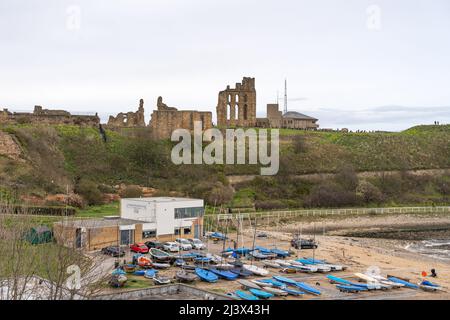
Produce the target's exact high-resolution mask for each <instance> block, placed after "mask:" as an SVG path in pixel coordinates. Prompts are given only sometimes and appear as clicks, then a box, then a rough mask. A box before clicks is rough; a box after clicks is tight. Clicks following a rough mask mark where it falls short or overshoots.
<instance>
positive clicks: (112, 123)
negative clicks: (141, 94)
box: [107, 99, 145, 128]
mask: <svg viewBox="0 0 450 320" xmlns="http://www.w3.org/2000/svg"><path fill="white" fill-rule="evenodd" d="M144 112H145V111H144V100H143V99H141V100H140V101H139V108H138V110H137V111H136V112H127V113H123V112H120V113H119V114H117V116H115V117H113V116H109V119H108V124H107V126H108V127H115V128H117V127H145V116H144Z"/></svg>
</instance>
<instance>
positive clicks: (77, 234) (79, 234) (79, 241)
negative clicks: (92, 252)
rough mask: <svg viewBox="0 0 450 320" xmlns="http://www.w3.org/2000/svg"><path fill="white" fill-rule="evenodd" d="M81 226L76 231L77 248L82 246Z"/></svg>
mask: <svg viewBox="0 0 450 320" xmlns="http://www.w3.org/2000/svg"><path fill="white" fill-rule="evenodd" d="M81 244H82V242H81V228H77V230H76V231H75V248H77V249H79V248H81Z"/></svg>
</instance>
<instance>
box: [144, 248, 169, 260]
mask: <svg viewBox="0 0 450 320" xmlns="http://www.w3.org/2000/svg"><path fill="white" fill-rule="evenodd" d="M149 253H150V255H151V256H152V258H153V259H155V260H157V261H161V262H167V261H170V260H172V259H173V256H172V255H171V254H169V253H167V252H165V251H162V250H159V249H156V248H151V249H150V252H149Z"/></svg>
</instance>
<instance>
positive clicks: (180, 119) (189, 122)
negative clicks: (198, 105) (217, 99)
mask: <svg viewBox="0 0 450 320" xmlns="http://www.w3.org/2000/svg"><path fill="white" fill-rule="evenodd" d="M196 121H201V122H202V126H203V130H207V129H210V128H212V113H211V112H204V111H192V110H180V111H179V110H178V109H176V108H173V107H167V105H165V104H164V103H163V102H162V98H161V97H159V98H158V103H157V110H154V111H153V113H152V119H151V121H150V127H151V129H152V134H153V137H154V138H155V139H170V137H171V135H172V132H173V131H174V130H176V129H187V130H194V122H196Z"/></svg>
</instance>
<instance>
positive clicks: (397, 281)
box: [388, 277, 419, 289]
mask: <svg viewBox="0 0 450 320" xmlns="http://www.w3.org/2000/svg"><path fill="white" fill-rule="evenodd" d="M388 280H391V281H392V282H396V283H401V284H403V285H405V287H407V288H410V289H419V286H418V285H416V284H414V283H411V282H408V281H405V280H402V279H399V278H396V277H388Z"/></svg>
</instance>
